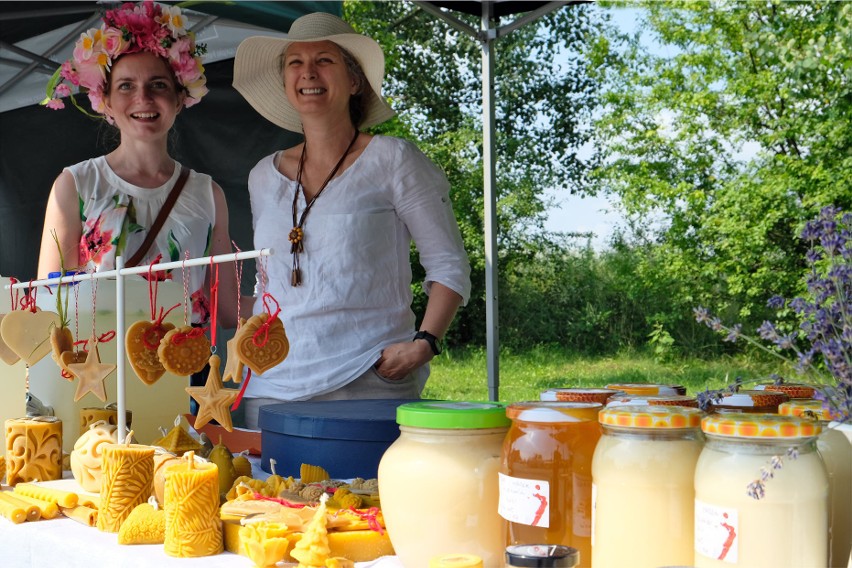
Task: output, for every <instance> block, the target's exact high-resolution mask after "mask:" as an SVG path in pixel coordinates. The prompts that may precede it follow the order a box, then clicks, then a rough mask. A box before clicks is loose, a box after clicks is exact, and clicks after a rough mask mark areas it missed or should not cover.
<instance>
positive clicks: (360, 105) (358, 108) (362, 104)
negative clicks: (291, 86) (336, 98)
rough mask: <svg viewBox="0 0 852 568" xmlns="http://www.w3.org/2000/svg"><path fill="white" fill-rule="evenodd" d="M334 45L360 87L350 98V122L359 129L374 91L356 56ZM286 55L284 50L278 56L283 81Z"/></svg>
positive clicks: (279, 70) (350, 74)
mask: <svg viewBox="0 0 852 568" xmlns="http://www.w3.org/2000/svg"><path fill="white" fill-rule="evenodd" d="M332 43H334V42H332ZM334 45H336V46H337V48H338V49H339V50H340V53H341V54H342V55H343V63H344V64H345V65H346V71H348V72H349V76H350V77H351V78H352V79H354V80H355V82H356V84H357V87H358V89H357V91H356V92H355V94H354V95H352V96H351V97H349V120H351V121H352V125H353V126H354V127H355V128H356V129H357V128H360V127H361V123H363V122H364V119H365V118H366V117H367V105H368V104H369V99H370V92H371V91H372V90H373V89H372V87H370V82H369V81H368V80H367V75H366V74H365V73H364V69H363V68H362V67H361V64H360V63H358V60H357V59H355V56H354V55H352V54H351V53H350V52H349V51H348V50H346V49H344V48H343V47H342V46H340V45H339V44H337V43H335V44H334ZM286 53H287V50H286V49H284V50H283V51H281V54H280V55H279V56H278V75H279V76H281V77H282V79H283V77H284V57H285V55H286ZM282 87H283V83H282Z"/></svg>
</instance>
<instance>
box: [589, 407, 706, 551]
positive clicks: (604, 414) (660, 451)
mask: <svg viewBox="0 0 852 568" xmlns="http://www.w3.org/2000/svg"><path fill="white" fill-rule="evenodd" d="M702 415H703V413H702V412H701V411H700V410H698V409H696V408H686V407H680V406H651V405H642V406H611V407H607V408H605V409H604V410H602V411H601V412H600V415H599V420H600V423H601V425H602V426H603V436H601V439H600V441H599V442H598V445H597V448H596V449H595V453H594V458H593V460H592V479H593V481H594V490H593V498H594V508H593V519H594V521H593V525H594V528H593V530H594V532H593V540H592V565H593V566H653V567H656V566H667V565H678V564H681V565H687V566H688V565H691V564H692V556H693V501H694V498H695V492H694V489H693V485H692V484H693V477H694V474H695V464H696V462H697V460H698V455H699V454H700V453H701V447H702V442H703V436H702V435H701V429H700V423H701V416H702Z"/></svg>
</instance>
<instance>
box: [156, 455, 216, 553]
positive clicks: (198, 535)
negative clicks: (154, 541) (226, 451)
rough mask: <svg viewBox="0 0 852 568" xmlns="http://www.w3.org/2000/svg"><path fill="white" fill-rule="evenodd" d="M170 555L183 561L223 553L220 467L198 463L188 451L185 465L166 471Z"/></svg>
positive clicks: (167, 548) (166, 548) (168, 546)
mask: <svg viewBox="0 0 852 568" xmlns="http://www.w3.org/2000/svg"><path fill="white" fill-rule="evenodd" d="M164 508H165V511H166V539H165V540H166V542H165V550H166V554H168V555H170V556H177V557H181V558H188V557H196V556H210V555H213V554H219V553H220V552H222V548H223V541H222V521H221V520H220V519H219V468H217V467H216V464H212V463H196V462H195V454H194V452H187V453H186V454H185V455H184V457H183V463H179V464H175V465H172V466H169V467H168V468H167V469H166V490H165V507H164Z"/></svg>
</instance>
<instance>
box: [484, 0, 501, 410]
mask: <svg viewBox="0 0 852 568" xmlns="http://www.w3.org/2000/svg"><path fill="white" fill-rule="evenodd" d="M493 13H494V3H493V2H483V3H482V21H481V31H482V33H481V34H480V38H481V39H480V45H481V46H482V178H483V183H484V185H485V188H484V204H485V328H486V338H485V348H486V357H487V362H486V363H487V367H488V399H489V400H499V390H500V341H499V333H498V325H497V324H498V319H497V313H498V309H497V273H498V267H497V191H496V188H495V183H494V181H495V179H496V177H497V175H496V167H495V155H494V154H495V153H494V38H495V37H496V32H495V30H493V29H491V20H492V15H493Z"/></svg>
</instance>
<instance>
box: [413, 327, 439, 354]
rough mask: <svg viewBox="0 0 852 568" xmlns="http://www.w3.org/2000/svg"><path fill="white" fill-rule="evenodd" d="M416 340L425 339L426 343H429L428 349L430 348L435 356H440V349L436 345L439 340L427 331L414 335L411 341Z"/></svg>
mask: <svg viewBox="0 0 852 568" xmlns="http://www.w3.org/2000/svg"><path fill="white" fill-rule="evenodd" d="M418 339H425V340H426V341H427V342H429V347H431V348H432V353H434V354H435V355H440V354H441V347H440V345H439V344H438V342H439V339H438V338H437V337H435V336H434V335H432V334H431V333H429V332H428V331H418V332H417V333H415V334H414V339H412V340H411V341H417V340H418Z"/></svg>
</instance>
